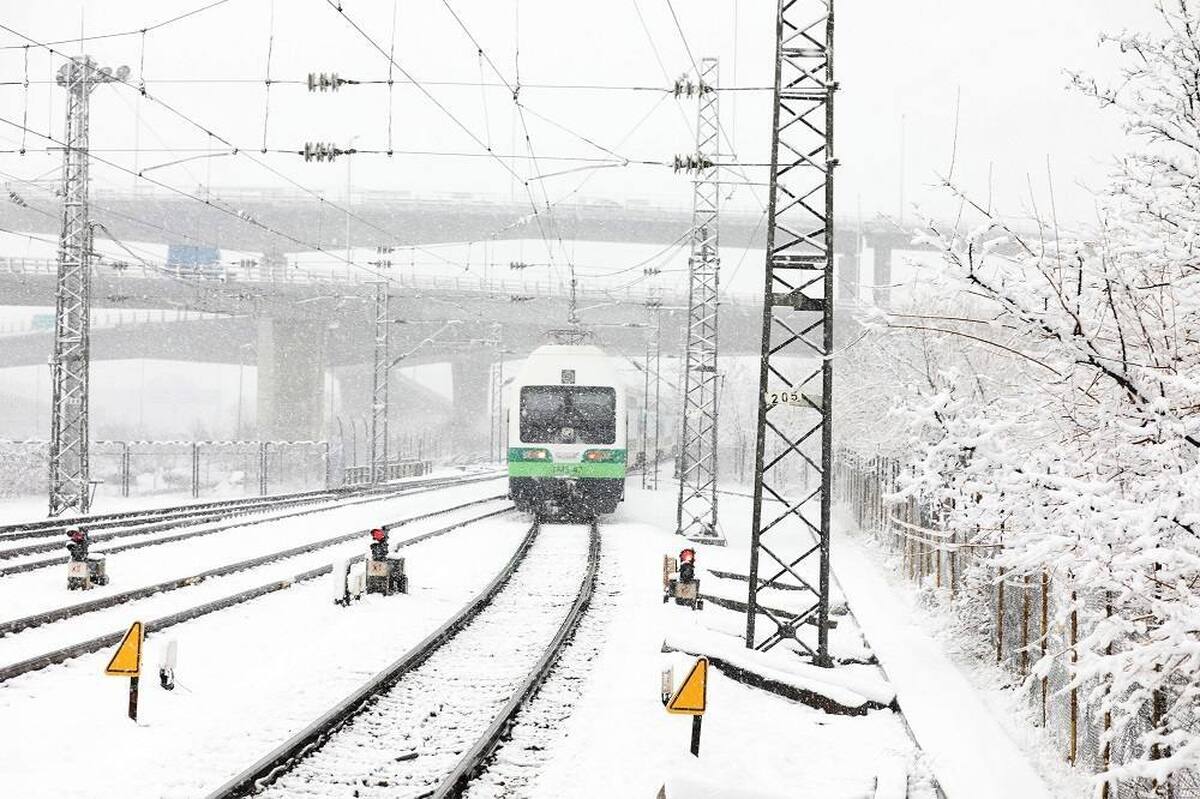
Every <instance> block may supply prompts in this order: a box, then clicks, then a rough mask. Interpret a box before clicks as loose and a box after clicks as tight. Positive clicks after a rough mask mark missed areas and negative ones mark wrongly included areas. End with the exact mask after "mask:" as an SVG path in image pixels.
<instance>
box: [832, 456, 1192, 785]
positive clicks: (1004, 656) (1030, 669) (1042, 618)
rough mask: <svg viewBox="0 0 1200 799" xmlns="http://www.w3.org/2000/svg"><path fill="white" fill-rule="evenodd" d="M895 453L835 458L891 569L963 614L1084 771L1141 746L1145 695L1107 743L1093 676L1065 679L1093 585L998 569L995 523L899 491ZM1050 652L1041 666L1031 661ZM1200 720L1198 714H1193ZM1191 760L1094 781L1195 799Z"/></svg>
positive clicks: (1090, 613)
mask: <svg viewBox="0 0 1200 799" xmlns="http://www.w3.org/2000/svg"><path fill="white" fill-rule="evenodd" d="M902 468H904V467H903V466H902V464H900V463H899V462H898V461H896V460H894V459H891V458H886V457H880V456H864V455H862V454H859V453H855V452H850V451H845V450H839V451H838V453H837V458H836V462H835V473H834V492H835V501H837V502H838V503H840V504H842V505H843V506H844V507H845V508H846V509H847V510H848V511H849V512H850V514H851V517H852V518H853V520H854V522H855V524H856V526H857V527H858V529H860V530H862V531H864V532H866V533H869V534H870V535H872V536H874V537H875V538H876V540H877V541H878V542H879V543H880V544H881V545H882V546H881V549H882V551H884V552H885V553H888V554H889V555H891V556H892V557H894V558H895V559H896V560H897V561H898V565H899V566H900V567H901V568H900V571H901V572H902V573H903V574H904V575H905V576H906V577H907V578H908V579H910V580H912V581H913V582H915V583H917V584H918V585H920V586H921V587H922V588H923V589H925V590H926V593H927V594H928V596H930V597H932V600H933V601H935V602H937V603H940V604H945V605H951V604H952V605H953V606H954V609H955V612H956V613H958V614H960V615H965V616H967V617H968V618H967V619H966V621H968V622H969V624H967V625H964V627H965V628H967V629H975V630H979V631H980V632H981V634H982V635H984V636H986V644H985V646H986V649H987V651H989V652H990V653H991V656H992V657H994V658H995V662H996V664H997V665H998V666H999V667H1001V668H1002V669H1004V670H1005V671H1006V672H1007V673H1009V674H1011V675H1013V676H1014V677H1015V678H1017V679H1018V680H1020V685H1021V690H1023V691H1024V692H1025V694H1026V698H1027V699H1028V701H1029V703H1030V706H1031V708H1032V710H1033V719H1034V722H1035V723H1037V724H1039V725H1040V726H1042V727H1044V728H1045V729H1046V731H1047V734H1048V735H1049V737H1050V738H1051V740H1053V742H1054V745H1055V747H1056V751H1057V752H1058V754H1059V755H1060V756H1061V757H1062V758H1063V760H1065V761H1066V762H1067V763H1070V764H1072V765H1074V766H1077V767H1079V768H1085V769H1088V770H1089V771H1091V772H1092V773H1100V772H1103V771H1106V770H1108V769H1109V768H1110V764H1111V765H1118V764H1121V763H1125V762H1128V761H1129V760H1131V759H1132V758H1134V757H1140V756H1143V754H1144V753H1142V752H1139V751H1138V750H1137V748H1136V743H1135V742H1136V741H1137V739H1138V734H1139V733H1144V732H1146V731H1147V730H1148V729H1149V728H1150V727H1151V726H1152V724H1153V719H1154V718H1155V715H1154V713H1155V711H1154V708H1153V707H1152V706H1151V703H1149V702H1148V703H1147V706H1146V707H1145V709H1144V710H1143V712H1142V713H1140V714H1139V715H1138V716H1137V718H1135V719H1134V720H1132V722H1131V723H1130V724H1129V726H1128V728H1127V729H1126V731H1125V734H1124V735H1122V736H1119V737H1116V738H1114V739H1113V740H1112V742H1111V744H1109V745H1106V744H1105V740H1106V739H1107V738H1108V737H1109V736H1108V735H1106V734H1105V733H1106V731H1108V730H1110V729H1111V727H1112V719H1111V717H1107V716H1105V714H1104V713H1103V712H1102V711H1101V710H1100V708H1099V706H1098V702H1096V701H1091V700H1092V697H1098V696H1099V695H1100V692H1099V691H1097V690H1095V689H1096V688H1097V686H1096V684H1094V683H1084V684H1081V685H1080V684H1075V685H1073V684H1072V680H1071V675H1072V672H1073V669H1072V665H1073V664H1074V663H1075V662H1076V659H1077V657H1078V649H1077V646H1076V645H1077V643H1078V642H1079V640H1080V639H1081V637H1083V636H1084V635H1086V632H1087V631H1089V630H1090V629H1091V628H1092V626H1093V625H1095V624H1096V622H1097V621H1099V620H1100V619H1102V618H1104V616H1105V615H1106V614H1108V613H1111V607H1110V605H1109V602H1110V601H1111V600H1110V597H1109V595H1108V593H1107V592H1106V591H1105V590H1103V589H1102V588H1099V587H1096V588H1091V589H1088V590H1086V591H1085V590H1083V589H1081V588H1079V587H1065V586H1059V585H1056V584H1055V581H1054V580H1053V579H1051V577H1050V575H1048V574H1045V573H1042V574H1037V575H1029V574H1020V575H1012V574H1005V573H1004V572H1003V571H1002V570H1000V569H999V568H998V567H997V566H996V563H995V560H994V557H995V555H996V554H997V553H999V552H1001V551H1002V549H1003V545H1004V544H1003V541H1004V530H1003V528H1000V529H996V530H981V529H976V530H974V531H971V533H970V534H969V535H964V534H962V532H961V531H959V530H957V529H955V528H954V527H953V526H949V527H950V529H948V530H947V529H946V528H947V526H948V525H945V524H943V518H944V516H945V514H946V512H947V511H948V510H951V509H952V508H940V509H939V508H928V507H924V506H922V505H920V504H919V503H917V502H915V501H914V500H913V499H912V498H911V497H909V498H906V499H900V498H899V497H898V496H897V489H898V486H899V483H900V476H901V469H902ZM1047 656H1049V659H1048V661H1047V662H1048V663H1049V668H1048V670H1045V671H1044V673H1041V674H1039V673H1037V672H1036V671H1035V665H1036V664H1037V663H1038V662H1039V661H1042V659H1043V658H1045V657H1047ZM1194 721H1195V722H1196V723H1200V719H1194ZM1198 775H1200V770H1191V771H1188V772H1184V773H1181V774H1176V775H1175V776H1174V777H1172V779H1171V782H1170V784H1169V785H1167V784H1165V783H1163V784H1155V783H1154V782H1153V781H1152V780H1149V779H1126V780H1121V781H1119V782H1112V783H1110V784H1108V785H1104V786H1102V787H1101V788H1100V789H1099V791H1100V794H1099V795H1100V796H1101V797H1103V799H1151V798H1153V799H1163V797H1169V798H1170V799H1198V798H1200V776H1198Z"/></svg>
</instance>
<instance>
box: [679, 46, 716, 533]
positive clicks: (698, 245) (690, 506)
mask: <svg viewBox="0 0 1200 799" xmlns="http://www.w3.org/2000/svg"><path fill="white" fill-rule="evenodd" d="M718 77H719V70H718V62H717V59H715V58H702V59H701V60H700V75H699V88H698V92H699V98H700V105H699V110H698V112H697V115H696V163H697V164H698V165H699V168H698V169H697V170H696V179H695V181H694V183H693V186H694V190H693V200H692V252H691V257H690V258H689V259H688V275H689V279H688V323H687V331H686V333H685V336H686V341H685V342H684V361H683V413H682V414H681V421H682V428H681V436H680V441H679V445H680V451H679V502H678V504H677V506H676V514H675V529H676V532H678V533H679V534H680V535H682V536H685V537H686V538H688V539H690V540H693V541H699V542H707V543H714V544H721V545H723V544H724V543H725V537H724V536H723V535H721V533H720V532H719V530H718V528H717V383H718V376H717V279H718V271H719V267H720V263H721V258H720V254H719V252H718V243H719V237H718V207H719V187H720V177H719V175H718V168H717V156H718V155H719V151H720V118H719V117H718V114H717V111H718V106H717V91H716V88H717V86H718Z"/></svg>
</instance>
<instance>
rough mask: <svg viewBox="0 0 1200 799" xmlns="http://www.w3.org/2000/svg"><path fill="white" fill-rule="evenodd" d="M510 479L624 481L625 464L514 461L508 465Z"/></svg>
mask: <svg viewBox="0 0 1200 799" xmlns="http://www.w3.org/2000/svg"><path fill="white" fill-rule="evenodd" d="M508 476H509V477H591V478H599V479H605V480H610V479H622V478H624V477H625V464H623V463H604V462H602V461H601V462H595V463H545V462H538V461H512V462H510V463H509V464H508Z"/></svg>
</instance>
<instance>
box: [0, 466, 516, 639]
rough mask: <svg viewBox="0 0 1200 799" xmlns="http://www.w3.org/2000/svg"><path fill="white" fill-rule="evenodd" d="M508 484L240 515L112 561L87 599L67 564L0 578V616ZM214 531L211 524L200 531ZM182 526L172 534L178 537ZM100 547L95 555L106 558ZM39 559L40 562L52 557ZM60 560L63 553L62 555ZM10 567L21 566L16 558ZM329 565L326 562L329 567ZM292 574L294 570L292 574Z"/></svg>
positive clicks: (180, 573)
mask: <svg viewBox="0 0 1200 799" xmlns="http://www.w3.org/2000/svg"><path fill="white" fill-rule="evenodd" d="M505 490H506V488H505V484H504V481H503V480H500V479H497V480H488V481H484V482H480V483H473V484H471V485H465V486H453V487H449V488H445V489H439V490H437V491H428V492H424V493H420V494H416V495H413V496H403V495H400V496H394V497H390V498H387V499H381V500H380V501H378V502H367V503H363V504H360V505H350V506H347V507H329V508H325V509H322V510H317V511H314V512H312V513H308V514H304V515H302V516H292V517H290V518H282V519H279V520H277V521H267V522H259V523H255V522H254V521H253V517H248V516H247V517H241V518H240V519H235V520H233V521H235V522H241V524H239V526H237V527H232V528H230V529H228V530H222V531H221V532H217V533H213V534H211V535H205V536H199V537H197V538H191V539H188V540H185V541H178V542H175V543H170V544H162V545H159V546H152V547H144V548H141V549H132V550H128V551H126V552H118V553H116V554H114V555H109V556H108V558H107V562H106V569H107V572H108V576H109V584H108V585H106V586H98V587H96V588H93V589H92V590H90V591H87V592H86V593H82V592H72V591H67V587H66V581H67V578H66V566H65V565H59V566H50V567H47V568H42V569H34V570H32V571H28V572H24V573H20V574H14V575H10V576H8V577H4V578H3V579H0V603H2V606H3V610H0V617H3V620H5V621H7V620H10V619H15V618H22V617H24V616H28V615H31V614H33V613H37V612H39V611H44V610H49V609H52V608H57V607H61V606H63V605H66V604H75V603H76V602H82V601H84V600H92V599H98V598H100V597H103V596H108V595H110V594H118V593H121V592H124V591H128V590H130V589H133V588H141V587H142V586H145V585H152V584H154V583H159V582H162V581H164V580H169V579H172V578H178V577H187V576H189V575H192V574H196V573H197V572H201V571H205V570H206V569H212V568H215V567H217V566H223V565H226V564H229V563H234V562H237V561H241V560H246V559H250V558H254V557H258V556H261V555H266V554H268V553H270V552H275V551H278V550H280V549H285V548H288V547H296V546H300V545H302V544H306V543H309V542H313V541H320V540H322V539H327V538H333V537H334V536H337V535H342V534H345V533H350V532H353V531H355V530H363V531H366V530H370V529H371V528H372V527H375V526H378V525H379V524H382V523H386V522H393V521H399V520H401V519H405V518H409V517H411V516H415V515H417V514H419V513H424V512H428V511H432V510H436V509H438V508H445V507H449V506H451V505H454V504H458V503H462V502H468V501H470V500H473V499H481V498H484V497H489V496H496V495H501V494H504V493H505ZM205 526H208V527H211V526H212V525H201V526H200V527H201V528H203V527H205ZM185 529H188V528H179V529H177V530H174V531H172V532H176V533H177V532H181V531H183V530H185ZM103 550H104V545H103V544H98V545H96V546H95V548H94V549H93V554H103ZM53 554H54V553H51V554H41V555H38V556H37V559H43V558H47V557H51V556H52V555H53ZM58 554H62V553H58ZM12 562H18V561H17V560H14V561H12ZM326 562H329V561H326ZM293 573H294V572H293Z"/></svg>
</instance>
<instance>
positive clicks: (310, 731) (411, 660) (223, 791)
mask: <svg viewBox="0 0 1200 799" xmlns="http://www.w3.org/2000/svg"><path fill="white" fill-rule="evenodd" d="M540 527H541V525H540V523H539V522H538V521H534V523H533V524H532V525H530V527H529V531H528V532H527V533H526V534H525V537H524V538H523V539H522V541H521V544H520V545H519V546H518V547H517V549H516V551H515V552H513V554H512V557H510V558H509V559H508V562H507V563H505V564H504V567H503V568H502V569H501V570H500V571H499V573H497V575H496V576H495V577H494V578H492V581H491V582H490V583H488V584H487V586H485V587H484V589H483V590H482V591H480V592H479V593H478V594H476V595H475V597H474V598H473V599H471V600H470V601H469V602H468V603H467V604H466V605H464V606H463V607H462V608H461V609H460V610H459V611H458V613H456V614H455V615H454V616H453V617H452V618H451V619H450V620H448V621H447V622H446V623H444V624H443V625H442V626H440V627H438V628H437V629H436V630H434V631H433V632H432V633H430V634H429V635H428V636H426V638H425V639H424V640H423V641H421V642H420V643H419V644H417V645H416V646H415V647H413V648H412V649H410V650H409V651H408V652H407V653H405V654H404V655H403V656H402V657H401V658H400V659H399V660H397V661H395V662H394V663H392V664H391V665H389V666H387V667H386V668H385V669H384V670H383V671H381V672H379V673H378V674H376V675H375V676H374V677H372V678H371V679H370V680H368V681H367V682H366V683H364V684H363V685H362V686H361V687H359V688H358V689H357V690H355V691H354V693H352V694H350V695H349V696H347V697H346V698H345V699H343V700H342V701H340V702H338V703H337V704H336V705H335V706H334V707H332V708H330V709H329V710H328V711H326V712H325V714H323V715H322V716H321V717H320V718H318V719H317V720H315V721H313V722H312V723H311V724H309V725H308V726H307V727H305V728H304V729H302V730H300V731H299V732H298V733H296V734H295V735H293V736H292V737H291V738H289V739H288V740H286V741H284V742H283V743H282V744H280V745H279V746H278V747H276V748H275V749H273V750H272V751H271V752H269V753H267V754H266V755H265V756H263V757H262V758H261V759H259V760H258V761H257V762H256V763H254V764H253V765H252V766H250V767H249V768H247V769H246V770H245V771H243V772H241V773H240V774H238V775H237V776H235V777H233V778H232V779H230V780H229V781H228V782H226V783H225V784H223V785H221V786H220V787H219V788H217V789H216V790H214V791H212V792H211V793H210V794H209V795H208V799H234V797H243V796H250V795H252V794H254V793H256V792H257V791H259V790H261V789H262V788H265V787H267V786H268V785H269V784H270V783H271V782H274V781H275V780H276V779H277V778H278V777H279V776H280V775H282V774H283V773H284V772H286V771H287V770H288V769H289V768H290V767H291V766H292V765H293V764H295V763H296V762H298V761H299V760H300V759H302V758H303V757H304V756H305V755H307V754H309V753H310V752H313V751H315V750H317V749H319V748H320V747H321V746H322V745H323V744H324V743H325V741H326V740H328V739H329V738H330V737H331V736H332V735H334V734H335V733H336V732H337V731H338V730H339V729H341V727H342V726H343V725H344V724H345V723H346V722H348V721H350V720H351V719H352V718H354V717H355V716H357V715H358V714H359V713H360V712H361V711H363V710H364V709H366V707H368V706H369V705H370V704H371V702H372V700H373V699H374V698H375V697H376V696H378V695H379V694H381V693H384V692H385V691H387V690H388V689H389V688H391V687H392V686H393V685H395V684H396V683H397V682H399V681H400V680H401V679H402V678H403V677H404V675H405V674H407V673H409V672H411V671H412V670H414V669H415V668H417V667H418V666H420V665H421V664H422V663H424V662H425V661H426V660H427V659H428V658H429V657H430V656H431V655H432V654H433V653H434V652H435V651H437V650H438V649H440V648H441V647H442V646H443V645H444V644H445V643H446V642H447V641H449V640H451V639H452V638H454V636H456V635H457V634H458V633H459V631H461V630H462V629H463V628H464V627H466V626H467V624H469V623H470V622H471V620H472V619H474V618H475V617H476V616H478V615H479V613H480V612H481V611H482V610H483V609H484V608H485V607H486V606H487V605H488V603H490V602H491V601H492V599H493V597H495V596H496V594H498V593H499V592H500V590H501V589H502V588H504V586H505V585H506V584H507V583H508V581H509V579H511V578H512V576H513V574H514V572H516V570H517V567H518V566H520V565H521V562H522V561H524V559H525V556H526V554H528V552H529V549H530V547H532V546H533V541H534V539H535V538H537V535H538V532H539V530H540Z"/></svg>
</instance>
